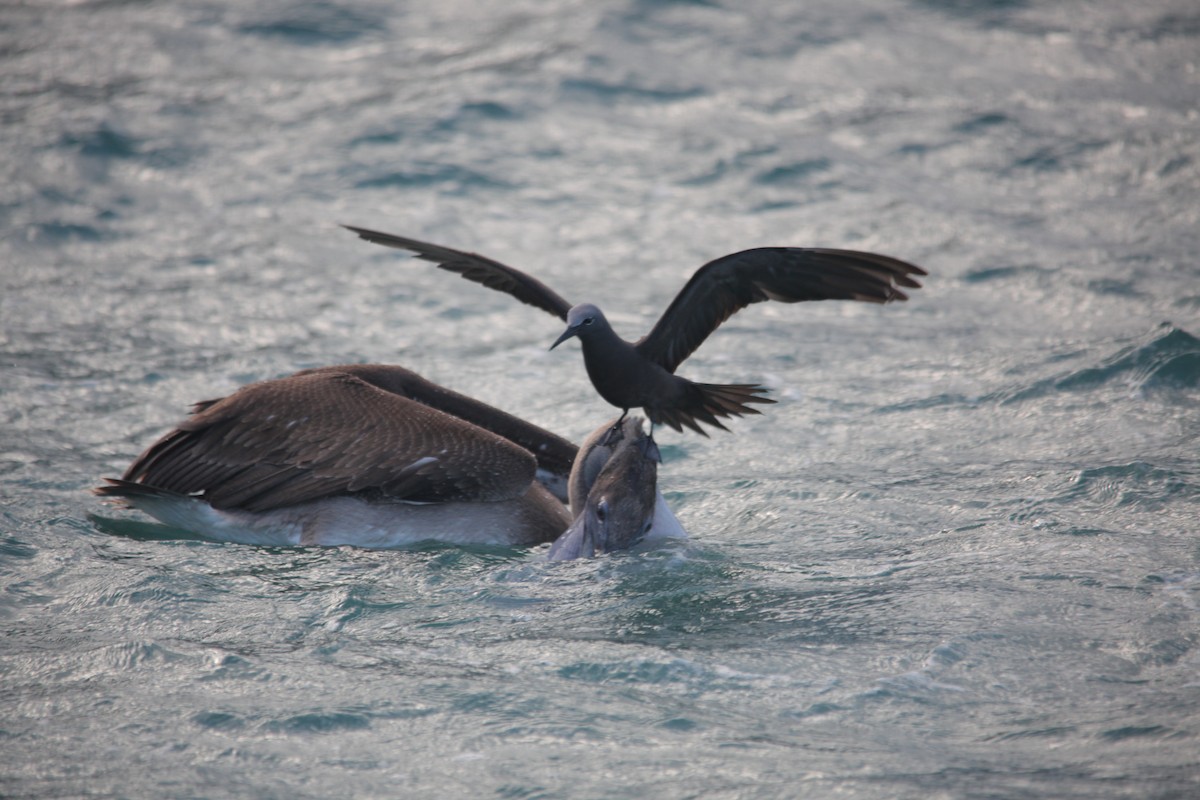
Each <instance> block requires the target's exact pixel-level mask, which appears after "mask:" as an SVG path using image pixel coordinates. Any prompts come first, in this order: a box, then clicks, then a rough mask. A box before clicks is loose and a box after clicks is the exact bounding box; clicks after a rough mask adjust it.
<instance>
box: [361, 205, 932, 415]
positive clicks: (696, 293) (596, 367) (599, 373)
mask: <svg viewBox="0 0 1200 800" xmlns="http://www.w3.org/2000/svg"><path fill="white" fill-rule="evenodd" d="M343 227H345V228H347V229H349V230H351V231H353V232H354V233H357V234H358V235H359V236H360V237H361V238H363V239H366V240H367V241H369V242H374V243H376V244H382V245H386V246H388V247H396V248H399V249H401V250H409V251H411V252H413V253H415V254H416V256H417V257H418V258H421V259H424V260H426V261H432V262H433V263H435V264H437V266H439V267H441V268H442V269H445V270H449V271H450V272H457V273H458V274H459V275H461V276H462V277H464V278H466V279H467V280H469V281H474V282H475V283H479V284H482V285H483V286H486V287H488V288H490V289H495V290H497V291H501V292H505V293H507V294H511V295H512V296H513V297H515V298H516V299H518V300H520V301H521V302H522V303H526V304H528V305H531V306H534V307H536V308H540V309H542V310H544V311H548V312H549V313H551V314H553V315H555V316H556V317H558V318H560V319H562V320H564V321H566V323H567V328H566V330H565V331H563V333H562V335H561V336H559V337H558V339H557V340H555V342H554V344H553V345H551V346H550V349H554V348H555V347H557V346H558V345H559V344H561V343H562V342H563V341H565V340H567V339H570V338H571V337H578V338H579V341H580V343H581V345H582V348H583V362H584V365H585V366H586V367H587V373H588V377H589V378H590V379H591V381H592V385H593V386H595V387H596V391H597V392H599V393H600V396H601V397H603V398H604V399H605V400H607V401H608V402H609V403H611V404H612V405H614V406H616V407H617V408H619V409H621V410H622V411H623V412H624V413H628V412H629V410H630V409H632V408H641V409H644V410H645V412H646V416H647V417H649V418H650V422H651V423H652V424H658V423H662V424H665V425H669V426H671V427H672V428H674V429H675V430H677V431H682V430H683V426H685V425H686V426H687V427H689V428H691V429H692V430H694V431H697V432H699V433H702V434H705V435H707V434H706V433H705V431H704V430H703V429H701V427H700V423H704V424H707V425H713V426H715V427H717V428H721V429H722V430H727V429H726V428H725V426H724V425H722V424H721V422H720V420H719V419H718V417H725V418H728V417H734V416H742V415H744V414H758V413H761V412H759V411H758V410H757V409H755V408H752V407H751V406H750V405H749V404H751V403H773V402H775V401H774V400H771V399H768V398H766V397H762V395H763V394H765V393H766V391H767V390H766V389H765V388H764V387H762V386H761V385H759V384H750V383H733V384H712V383H695V382H693V381H689V380H688V379H686V378H683V377H680V376H678V375H675V374H674V373H675V369H676V368H677V367H678V366H679V365H680V364H681V363H683V361H684V360H685V359H687V357H688V356H690V355H691V354H692V353H693V352H694V351H695V350H696V348H697V347H699V346H700V344H701V343H702V342H703V341H704V340H705V339H706V338H708V336H709V334H711V333H712V332H713V331H714V330H716V329H717V327H718V326H719V325H720V324H721V323H722V322H724V321H725V320H727V319H729V317H730V316H731V315H732V314H734V313H735V312H737V311H739V310H740V309H742V308H745V307H746V306H748V305H750V304H751V303H759V302H762V301H764V300H778V301H780V302H784V303H798V302H802V301H805V300H860V301H864V302H868V303H886V302H889V301H892V300H907V299H908V296H907V295H905V294H904V292H903V291H902V290H901V287H904V288H907V289H918V288H920V286H921V285H920V284H919V283H917V281H916V280H914V278H913V277H912V276H914V275H917V276H919V275H925V274H926V272H925V270H923V269H921V268H920V267H918V266H916V265H914V264H909V263H907V262H904V261H900V260H899V259H896V258H891V257H890V256H884V255H879V254H877V253H866V252H862V251H858V250H831V249H827V248H820V247H759V248H755V249H753V250H743V251H741V252H739V253H733V254H731V255H727V256H723V257H721V258H718V259H716V260H715V261H710V262H709V263H707V264H705V265H704V266H702V267H700V269H699V270H697V271H696V273H695V274H694V275H693V276H692V278H691V280H689V281H688V282H687V283H686V284H685V285H684V287H683V289H682V290H681V291H680V292H679V294H678V295H676V296H675V299H674V300H673V301H672V302H671V305H670V306H668V307H667V310H666V311H665V312H664V313H663V315H662V316H661V317H660V318H659V320H658V322H657V323H656V324H655V325H654V327H653V328H652V329H651V330H650V332H649V333H648V334H646V335H645V336H643V337H642V338H641V339H639V340H638V341H636V342H632V343H631V342H627V341H625V340H624V339H622V338H620V337H619V336H617V334H616V333H615V332H614V331H613V329H612V327H611V326H610V325H609V324H608V320H607V319H606V318H605V317H604V314H603V313H602V312H601V311H600V309H599V308H597V307H596V306H594V305H592V304H590V303H583V304H580V305H574V306H573V305H571V304H570V303H568V302H567V301H566V300H564V299H563V298H562V297H560V296H559V295H558V294H556V293H555V292H554V291H553V290H552V289H550V288H549V287H548V286H546V285H545V284H543V283H542V282H541V281H539V280H537V279H536V278H533V277H531V276H529V275H526V274H525V273H523V272H521V271H519V270H516V269H514V268H512V267H509V266H506V265H504V264H501V263H500V262H498V261H493V260H492V259H490V258H486V257H484V256H481V255H477V254H475V253H466V252H462V251H460V250H453V249H451V248H449V247H442V246H440V245H436V244H429V243H427V242H419V241H417V240H415V239H407V238H404V237H402V236H394V235H392V234H390V233H380V232H379V231H372V230H368V229H366V228H357V227H354V226H352V225H345V226H343ZM622 417H624V414H622ZM652 430H653V429H652Z"/></svg>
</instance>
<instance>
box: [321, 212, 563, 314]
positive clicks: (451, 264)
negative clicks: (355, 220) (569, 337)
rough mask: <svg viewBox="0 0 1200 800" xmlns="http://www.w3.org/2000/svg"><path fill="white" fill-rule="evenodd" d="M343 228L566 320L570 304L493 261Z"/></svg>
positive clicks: (540, 283)
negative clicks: (408, 253) (414, 254)
mask: <svg viewBox="0 0 1200 800" xmlns="http://www.w3.org/2000/svg"><path fill="white" fill-rule="evenodd" d="M342 227H343V228H346V229H347V230H350V231H354V232H355V233H357V234H358V235H359V237H360V238H362V239H366V240H367V241H368V242H374V243H375V244H382V245H386V246H387V247H395V248H398V249H400V250H409V251H411V252H413V253H416V255H417V258H422V259H424V260H426V261H432V262H433V263H435V264H437V265H438V266H439V267H441V268H442V269H444V270H448V271H450V272H457V273H458V274H459V275H461V276H463V277H464V278H466V279H467V280H469V281H474V282H475V283H478V284H480V285H482V286H486V287H488V288H489V289H495V290H496V291H498V292H504V293H505V294H511V295H512V296H513V297H515V298H517V299H518V300H520V301H521V302H522V303H526V304H528V305H531V306H534V307H535V308H540V309H542V310H543V311H548V312H549V313H551V314H553V315H554V316H556V317H558V318H559V319H561V320H564V321H565V320H566V318H567V312H568V311H570V310H571V304H570V303H568V302H567V301H566V300H563V299H562V298H561V297H559V296H558V294H557V293H555V291H554V290H553V289H551V288H550V287H549V286H547V285H546V284H544V283H542V282H541V281H539V280H538V279H537V278H534V277H531V276H529V275H526V274H525V273H524V272H521V271H520V270H518V269H513V268H512V267H509V266H506V265H504V264H501V263H500V262H499V261H493V260H492V259H490V258H487V257H485V256H481V255H477V254H475V253H464V252H462V251H461V250H452V249H450V248H449V247H442V246H441V245H437V244H429V243H428V242H418V241H417V240H416V239H405V238H404V237H403V236H393V235H392V234H390V233H380V232H379V231H372V230H368V229H366V228H356V227H354V226H353V225H343V226H342Z"/></svg>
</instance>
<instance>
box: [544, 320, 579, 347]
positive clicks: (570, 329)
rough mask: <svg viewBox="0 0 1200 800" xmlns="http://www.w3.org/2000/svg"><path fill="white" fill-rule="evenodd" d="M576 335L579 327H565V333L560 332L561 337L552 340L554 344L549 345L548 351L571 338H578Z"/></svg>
mask: <svg viewBox="0 0 1200 800" xmlns="http://www.w3.org/2000/svg"><path fill="white" fill-rule="evenodd" d="M578 335H579V327H578V326H577V325H570V326H568V327H567V329H566V330H565V331H563V332H562V335H561V336H559V337H558V338H557V339H555V340H554V344H552V345H550V349H551V350H553V349H554V348H556V347H558V346H559V345H560V344H562V343H563V342H565V341H566V340H567V339H570V338H571V337H572V336H578Z"/></svg>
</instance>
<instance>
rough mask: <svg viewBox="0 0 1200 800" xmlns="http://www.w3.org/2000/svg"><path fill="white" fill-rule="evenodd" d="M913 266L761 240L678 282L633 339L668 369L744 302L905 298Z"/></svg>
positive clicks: (920, 271) (915, 272)
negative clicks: (673, 292)
mask: <svg viewBox="0 0 1200 800" xmlns="http://www.w3.org/2000/svg"><path fill="white" fill-rule="evenodd" d="M925 274H926V272H925V270H923V269H921V268H920V267H918V266H916V265H914V264H909V263H907V262H904V261H900V260H899V259H896V258H891V257H889V256H883V255H879V254H877V253H864V252H860V251H857V250H828V249H824V248H816V247H760V248H757V249H754V250H743V251H742V252H740V253H733V254H732V255H727V256H723V257H721V258H718V259H716V260H715V261H710V262H709V263H707V264H705V265H704V266H703V267H701V268H700V269H698V270H696V274H695V275H693V276H692V278H691V280H689V281H688V282H687V284H686V285H685V286H684V287H683V289H682V290H681V291H680V292H679V294H678V295H676V296H675V299H674V300H673V301H671V305H670V306H668V308H667V310H666V311H665V312H664V313H663V315H662V317H660V318H659V320H658V322H657V323H655V325H654V328H653V330H651V331H650V333H648V334H646V335H645V336H644V337H642V338H641V339H640V340H639V341H638V342H637V343H636V345H635V346H636V347H637V349H638V352H640V353H641V354H642V355H643V356H645V357H646V358H649V359H651V360H652V361H655V362H657V363H658V364H660V365H662V367H663V368H665V369H666V370H667V371H669V372H674V371H675V369H676V367H678V366H679V365H680V364H681V363H683V361H684V360H685V359H687V357H688V356H690V355H691V354H692V353H693V352H694V351H695V350H696V348H697V347H699V346H700V344H701V343H702V342H703V341H704V340H705V339H707V338H708V335H709V334H711V333H712V332H713V331H715V330H716V329H717V327H718V326H719V325H720V324H721V323H722V322H724V321H725V320H727V319H729V317H730V316H732V315H733V314H734V313H735V312H737V311H739V310H741V309H743V308H745V307H746V306H748V305H750V304H751V303H760V302H762V301H764V300H778V301H780V302H784V303H799V302H801V301H804V300H862V301H865V302H868V303H886V302H888V301H890V300H907V299H908V296H907V295H905V294H904V292H903V291H901V289H900V287H905V288H908V289H918V288H920V286H921V284H919V283H917V282H916V281H915V280H914V279H913V278H912V277H911V276H913V275H925Z"/></svg>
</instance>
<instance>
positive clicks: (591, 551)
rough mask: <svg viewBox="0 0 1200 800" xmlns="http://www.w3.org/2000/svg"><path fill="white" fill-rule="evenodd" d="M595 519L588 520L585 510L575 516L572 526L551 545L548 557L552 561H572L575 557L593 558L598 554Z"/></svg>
mask: <svg viewBox="0 0 1200 800" xmlns="http://www.w3.org/2000/svg"><path fill="white" fill-rule="evenodd" d="M594 525H595V522H594V521H589V520H588V514H587V513H586V512H585V513H583V514H580V515H579V516H578V517H576V518H575V521H574V522H572V523H571V527H569V528H567V529H566V530H565V531H563V534H562V535H561V536H559V537H558V538H557V539H555V540H554V544H552V545H550V552H549V553H547V554H546V558H547V559H549V560H550V561H570V560H572V559H575V558H591V557H592V556H594V555H596V540H595V530H594V527H593V526H594Z"/></svg>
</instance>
